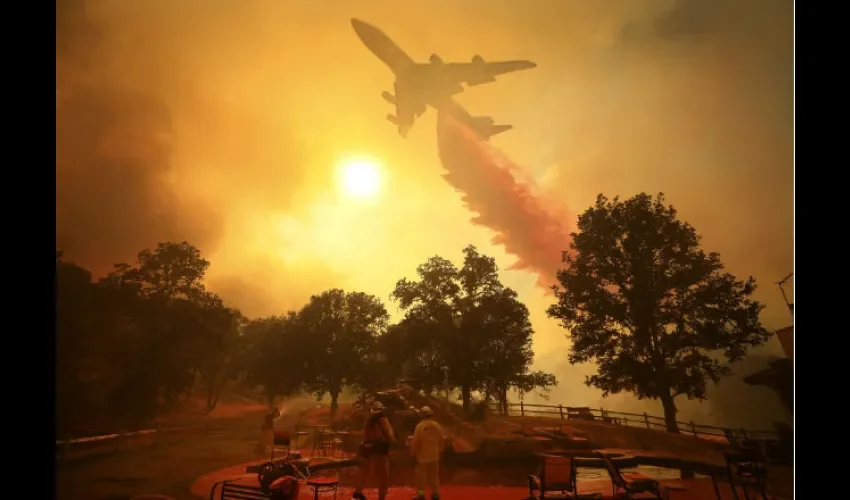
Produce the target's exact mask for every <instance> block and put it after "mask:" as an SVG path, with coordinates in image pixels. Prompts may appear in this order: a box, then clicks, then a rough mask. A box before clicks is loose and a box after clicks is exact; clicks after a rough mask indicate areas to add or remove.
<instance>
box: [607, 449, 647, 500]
mask: <svg viewBox="0 0 850 500" xmlns="http://www.w3.org/2000/svg"><path fill="white" fill-rule="evenodd" d="M600 455H602V461H603V462H604V463H605V468H606V469H608V475H610V476H611V484H612V488H613V495H614V498H616V497H617V494H618V493H619V491H620V490H623V491H624V492H625V493H626V497H627V498H634V495H637V494H640V493H649V494H652V495H654V496H655V498H658V499H661V498H662V497H661V488H660V486H659V484H658V481H656V480H655V479H649V478H647V479H631V480H629V479H626V478H625V477H623V474H621V473H620V469H619V468H617V465H616V464H615V463H614V461H613V460H612V459H611V457H610V456H609V455H606V454H604V453H601V454H600Z"/></svg>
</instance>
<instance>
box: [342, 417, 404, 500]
mask: <svg viewBox="0 0 850 500" xmlns="http://www.w3.org/2000/svg"><path fill="white" fill-rule="evenodd" d="M393 444H395V434H394V433H393V428H392V426H391V425H390V421H389V420H388V419H387V417H386V415H384V405H383V404H381V402H380V401H375V404H373V405H372V409H371V410H370V412H369V416H368V417H367V418H366V423H365V425H364V426H363V443H362V444H361V445H360V452H359V455H360V475H359V480H358V482H357V487H356V488H355V490H354V494H353V495H352V497H351V498H354V499H356V500H366V495H364V494H363V487H364V486H365V485H366V481H368V479H369V478H370V477H373V476H374V478H375V479H376V481H377V483H378V500H385V499H386V498H387V491H388V490H389V487H390V484H389V483H390V460H389V454H390V447H391V446H392V445H393Z"/></svg>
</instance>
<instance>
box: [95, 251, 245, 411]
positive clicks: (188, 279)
mask: <svg viewBox="0 0 850 500" xmlns="http://www.w3.org/2000/svg"><path fill="white" fill-rule="evenodd" d="M208 267H209V262H208V261H207V260H206V259H204V258H202V257H201V254H200V250H198V249H197V248H195V247H194V246H192V245H191V244H189V243H187V242H182V243H173V242H166V243H160V244H159V245H157V248H156V249H154V250H142V251H141V252H139V255H138V264H137V266H136V267H133V266H131V265H129V264H118V265H116V266H115V271H113V272H112V273H110V274H109V275H108V276H107V277H106V278H104V279H102V280H101V281H100V282H99V285H100V287H101V288H102V289H104V290H106V291H108V295H109V296H110V302H109V304H108V306H109V310H110V317H111V321H112V329H113V331H114V333H115V336H114V338H113V342H112V346H111V348H112V350H113V351H112V353H111V356H113V357H114V358H113V359H115V361H116V362H117V363H116V365H117V366H118V367H119V369H120V370H119V371H120V373H118V374H117V378H118V385H117V386H116V387H115V388H114V390H113V392H112V396H111V403H112V406H113V408H114V410H115V411H116V413H117V414H118V415H123V416H126V417H128V418H131V419H132V420H133V421H134V425H139V424H140V423H141V422H143V421H145V420H147V419H149V418H151V417H152V416H153V415H154V414H155V413H156V411H157V408H158V407H159V406H160V405H161V404H164V405H165V406H170V405H171V404H173V403H174V402H176V401H177V399H178V398H179V396H181V395H185V394H188V393H189V391H190V390H191V388H192V387H193V386H194V384H195V379H196V376H197V374H198V373H199V371H200V372H203V373H206V374H208V375H210V376H212V377H213V378H215V376H213V374H212V371H213V369H212V366H211V365H209V364H206V363H207V362H208V361H209V360H208V359H205V358H204V354H210V353H211V350H210V347H211V346H213V345H215V344H216V343H221V342H223V338H222V335H223V334H222V332H223V331H225V330H230V331H231V333H234V331H233V325H232V324H230V322H231V321H232V320H233V319H234V314H236V313H235V311H231V310H227V309H226V308H224V306H223V305H222V304H221V301H220V300H219V299H218V298H217V297H215V296H214V295H212V294H209V293H208V292H207V291H206V290H205V288H204V286H203V283H202V280H203V278H204V275H205V273H206V270H207V268H208ZM204 351H206V352H205V353H204ZM218 354H220V352H219V353H218ZM208 380H211V379H208ZM214 390H215V388H214ZM215 401H217V395H215V394H213V395H212V396H211V397H210V396H209V395H208V406H214V402H215Z"/></svg>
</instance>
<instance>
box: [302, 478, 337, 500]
mask: <svg viewBox="0 0 850 500" xmlns="http://www.w3.org/2000/svg"><path fill="white" fill-rule="evenodd" d="M307 486H311V487H312V488H313V500H319V493H320V492H330V491H333V492H334V499H336V495H337V493H338V491H339V479H336V478H333V477H323V476H319V477H314V478H311V479H308V480H307Z"/></svg>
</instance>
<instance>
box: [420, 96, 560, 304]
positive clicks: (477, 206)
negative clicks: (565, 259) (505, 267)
mask: <svg viewBox="0 0 850 500" xmlns="http://www.w3.org/2000/svg"><path fill="white" fill-rule="evenodd" d="M437 147H438V151H439V155H440V162H441V163H442V165H443V168H444V169H445V170H446V172H445V173H444V174H443V178H444V179H446V181H447V182H448V183H449V184H451V185H452V186H453V187H454V188H455V189H457V190H458V191H460V192H461V193H462V200H463V202H464V203H465V204H466V206H467V207H468V208H469V210H470V211H472V212H474V213H475V214H477V215H475V216H473V217H472V222H473V223H474V224H478V225H481V226H485V227H488V228H490V229H491V230H493V231H495V232H496V236H494V237H493V243H496V244H498V245H502V246H504V248H505V251H506V252H508V253H509V254H511V255H513V256H515V257H517V261H516V263H514V264H513V265H512V266H511V267H510V268H511V269H527V270H529V271H533V272H535V273H537V275H538V280H537V283H538V284H539V285H540V286H542V287H544V288H546V289H550V288H551V287H552V285H554V284H556V282H557V281H556V273H557V269H558V268H559V267H560V265H561V255H562V252H563V251H565V250H567V249H568V248H569V233H570V227H571V225H572V221H573V219H574V216H572V215H571V214H568V213H566V211H564V210H560V209H557V208H555V207H551V206H548V205H547V204H546V203H545V202H544V200H542V199H541V198H540V197H539V196H538V195H536V194H535V193H534V186H533V185H531V184H530V183H529V182H519V181H517V179H516V177H515V175H514V172H519V171H521V170H522V169H521V167H519V166H517V165H515V164H513V163H512V162H511V161H510V160H508V159H507V158H505V156H504V155H502V154H501V153H499V152H498V151H497V150H496V149H495V148H493V147H492V146H490V145H489V144H487V143H486V142H484V141H483V140H481V138H480V137H479V136H477V135H476V134H475V132H474V131H472V130H470V129H469V128H468V127H466V126H464V125H463V124H461V123H459V122H458V121H456V120H454V119H453V118H452V117H451V116H450V115H448V114H446V113H439V115H438V117H437Z"/></svg>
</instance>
